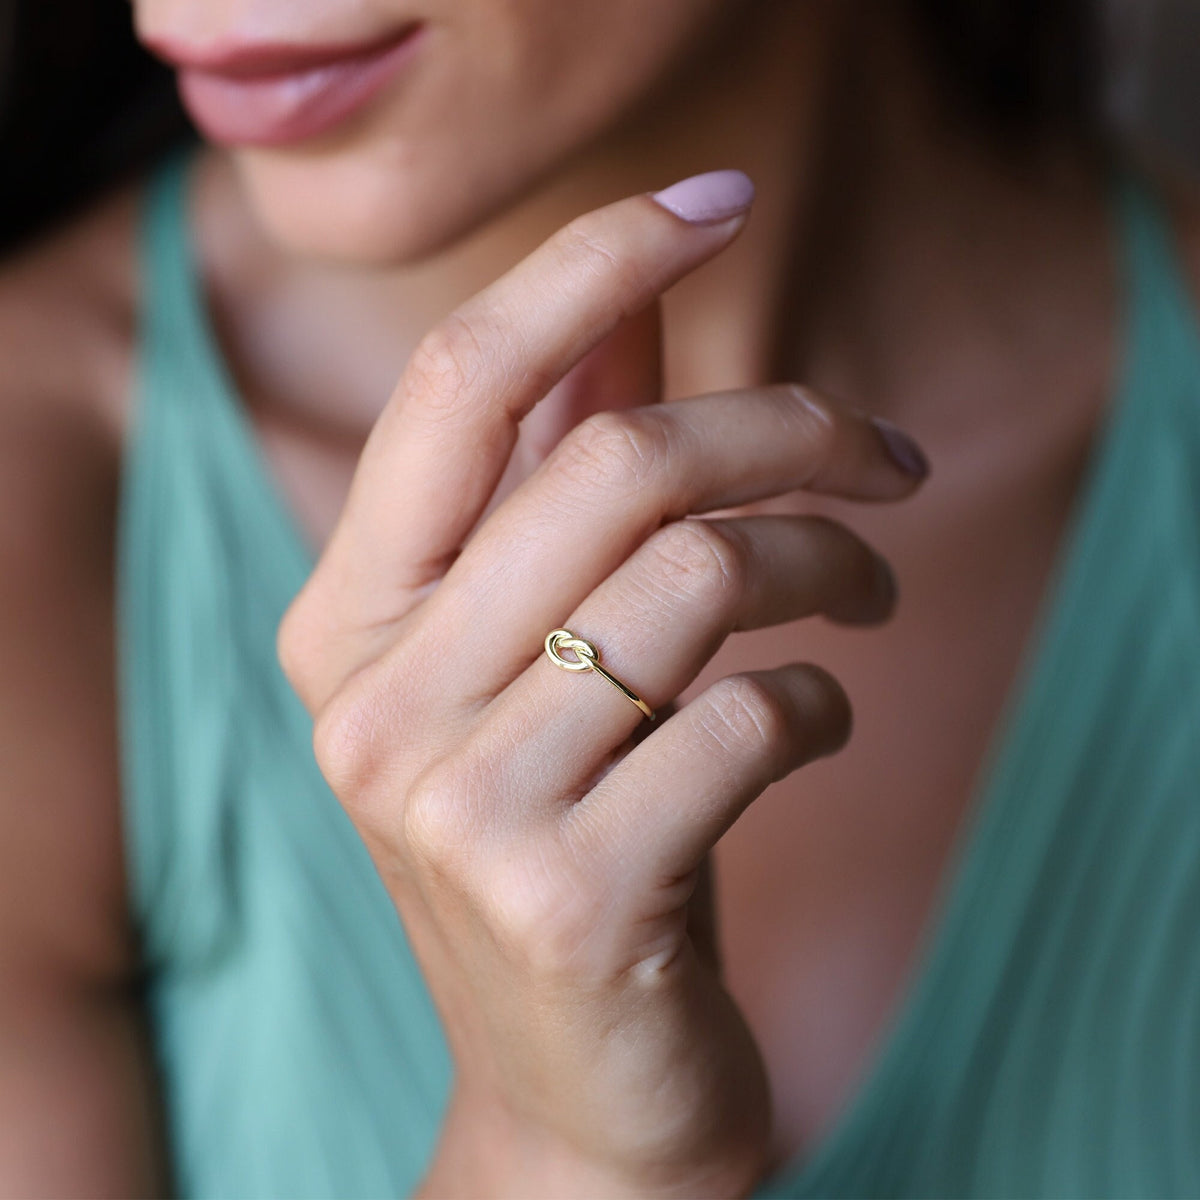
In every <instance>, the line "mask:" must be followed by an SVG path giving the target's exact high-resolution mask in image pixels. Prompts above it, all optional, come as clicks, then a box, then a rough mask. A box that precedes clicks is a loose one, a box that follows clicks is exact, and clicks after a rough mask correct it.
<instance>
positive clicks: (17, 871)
mask: <svg viewBox="0 0 1200 1200" xmlns="http://www.w3.org/2000/svg"><path fill="white" fill-rule="evenodd" d="M136 207H137V206H136V190H135V188H133V187H127V188H125V189H123V190H121V191H119V192H116V193H113V194H111V195H109V196H107V197H106V198H104V199H103V200H102V201H101V202H99V203H98V204H96V205H94V206H93V207H92V208H90V209H89V210H88V211H86V212H85V213H83V214H81V215H80V216H79V217H77V218H76V219H75V220H74V221H72V222H71V223H70V224H68V225H67V226H65V227H63V228H61V229H60V230H57V231H55V232H54V233H52V234H49V235H46V236H44V237H42V238H40V239H39V240H38V241H37V242H36V243H33V244H30V245H28V246H25V247H23V248H22V249H21V250H20V251H19V252H17V253H16V254H14V255H12V256H10V257H9V258H8V259H6V260H5V261H4V262H3V263H2V264H0V361H2V362H3V364H4V368H3V371H2V372H0V662H3V663H4V671H3V672H2V673H0V729H3V731H4V740H5V743H6V746H5V751H4V753H3V755H0V956H2V957H3V958H4V959H5V960H6V961H7V963H8V966H9V967H11V966H12V965H13V956H14V955H16V956H17V957H18V958H19V960H20V962H21V963H22V964H30V963H35V962H38V961H41V960H43V959H44V960H46V962H47V963H51V962H53V963H55V964H57V965H58V966H59V967H61V966H63V965H67V964H69V965H71V966H72V967H74V968H75V969H77V970H78V971H79V972H80V973H83V974H87V975H89V976H93V977H94V976H95V974H96V973H101V974H104V973H113V972H117V971H119V970H122V969H124V968H125V967H126V966H127V965H128V964H129V962H130V960H131V947H130V942H129V936H128V931H127V929H126V928H125V918H124V894H123V884H122V872H123V866H122V857H121V838H120V804H119V788H118V766H117V763H118V752H117V747H116V724H115V718H116V713H115V704H114V691H115V689H114V668H113V657H114V656H113V649H114V647H113V550H114V546H115V541H114V532H115V520H114V517H115V511H116V497H117V488H118V476H119V469H120V446H121V431H122V429H123V426H124V421H125V414H124V404H125V399H124V397H125V395H127V393H128V384H129V380H130V378H131V370H132V356H133V350H134V337H135V334H134V329H135V313H136V291H137V288H136V263H135V262H134V254H133V249H134V231H135V227H136ZM3 973H5V972H4V971H3V969H2V968H0V974H3Z"/></svg>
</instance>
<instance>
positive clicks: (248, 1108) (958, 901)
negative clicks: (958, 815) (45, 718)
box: [117, 150, 1200, 1200]
mask: <svg viewBox="0 0 1200 1200" xmlns="http://www.w3.org/2000/svg"><path fill="white" fill-rule="evenodd" d="M190 161H192V159H191V153H190V151H187V150H181V151H177V152H175V153H174V154H172V155H171V156H169V157H167V158H166V159H164V160H163V161H162V163H161V164H160V165H159V166H158V168H157V169H156V170H155V172H154V174H153V176H152V178H151V180H150V181H149V185H148V186H147V188H146V189H145V192H144V204H143V210H142V223H141V244H140V255H141V258H140V262H141V267H142V271H143V276H142V279H143V289H144V290H143V293H142V303H141V328H140V343H139V360H138V371H137V376H136V395H135V398H134V399H135V409H134V415H133V422H132V426H131V431H130V434H129V438H128V441H127V443H126V447H125V451H124V455H125V460H124V463H123V470H122V482H121V489H122V490H121V499H120V512H119V529H118V582H117V588H118V652H119V658H118V685H119V700H120V719H121V748H122V760H121V761H122V770H123V789H124V792H123V795H124V823H125V837H126V855H127V872H128V879H129V888H130V894H131V897H132V906H133V910H134V916H135V918H136V920H137V922H138V925H139V927H140V932H141V937H142V943H143V947H144V962H145V989H146V999H147V1004H148V1008H149V1012H150V1015H151V1019H152V1024H153V1031H154V1039H155V1048H156V1054H157V1059H158V1063H159V1067H160V1070H161V1076H162V1081H163V1087H164V1102H165V1105H166V1115H167V1122H168V1131H169V1137H170V1148H171V1154H172V1162H173V1166H174V1171H175V1177H176V1186H177V1188H178V1191H179V1194H180V1195H181V1196H185V1197H188V1196H195V1197H205V1198H208V1197H212V1198H217V1197H263V1198H268V1197H280V1198H283V1197H287V1198H290V1200H298V1198H301V1197H330V1198H333V1197H336V1198H338V1200H351V1198H358V1197H384V1196H393V1197H394V1196H403V1195H406V1194H409V1193H410V1192H411V1191H412V1190H413V1189H414V1187H415V1186H416V1184H417V1183H418V1181H419V1180H420V1178H421V1176H422V1174H423V1171H424V1168H425V1166H426V1163H427V1161H428V1159H429V1156H430V1154H431V1151H432V1149H433V1145H434V1141H435V1138H436V1135H437V1131H438V1128H439V1124H440V1119H441V1116H442V1112H443V1109H444V1105H445V1103H446V1101H447V1098H448V1092H449V1084H450V1077H451V1060H450V1057H449V1055H448V1052H447V1048H446V1044H445V1040H444V1037H443V1033H442V1030H441V1028H440V1025H439V1021H438V1018H437V1014H436V1012H435V1010H434V1008H433V1006H432V1004H431V1002H430V998H429V995H428V993H427V990H426V988H425V986H424V983H423V981H422V979H421V976H420V973H419V971H418V969H417V967H416V965H415V963H414V960H413V958H412V955H411V953H410V950H409V947H408V945H407V943H406V941H405V937H404V933H403V930H402V928H401V925H400V923H399V921H398V919H397V917H396V914H395V910H394V909H393V907H392V905H391V903H390V901H389V899H388V897H387V895H386V893H385V891H384V889H383V886H382V884H381V882H380V881H379V878H378V876H377V875H376V872H375V870H374V867H373V865H372V863H371V860H370V858H369V857H368V855H367V853H366V850H365V849H364V847H363V845H362V843H361V841H360V840H359V838H358V835H357V833H356V832H355V830H354V828H353V826H352V825H351V823H350V821H349V819H348V818H347V817H346V816H345V814H344V813H343V811H342V809H341V807H340V806H339V804H338V802H337V800H336V799H335V797H334V796H333V795H332V793H331V792H330V791H329V789H328V787H327V786H326V784H325V782H324V780H323V779H322V777H321V775H320V772H319V771H318V769H317V766H316V763H315V762H314V760H313V755H312V746H311V722H310V720H309V718H308V716H307V713H306V712H305V711H304V709H303V707H302V706H301V704H300V702H299V701H298V700H297V699H296V697H295V696H294V695H293V693H292V691H291V689H290V688H289V686H288V684H287V682H286V681H285V679H284V678H283V675H282V673H281V671H280V669H279V667H278V664H277V662H276V659H275V649H274V646H275V630H276V625H277V623H278V621H279V619H280V617H281V615H282V613H283V611H284V609H285V608H286V607H287V605H288V603H289V601H290V600H291V598H292V597H293V596H294V595H295V593H296V592H297V591H298V590H299V588H300V586H301V584H302V583H303V582H304V580H305V578H306V577H307V575H308V574H309V571H310V570H311V568H312V565H313V561H314V558H313V554H312V551H311V549H310V547H308V546H307V545H306V543H305V539H304V537H303V536H302V535H301V533H300V531H299V528H298V526H297V524H296V523H295V521H294V518H293V517H292V515H291V513H290V511H289V510H288V508H287V507H286V505H285V502H284V501H283V499H282V496H281V494H280V492H279V490H278V488H277V487H276V486H275V484H274V482H273V477H272V475H271V474H270V473H269V469H268V467H267V464H266V461H265V459H264V457H263V455H262V452H261V449H260V446H259V443H258V442H257V440H256V438H255V435H254V432H253V428H252V426H251V424H250V422H249V419H248V417H247V415H246V413H245V410H244V409H243V408H242V407H241V405H240V402H239V400H238V397H237V395H236V392H235V389H234V387H233V385H232V382H231V379H230V377H229V375H228V373H227V368H226V367H225V365H224V364H223V362H222V359H221V357H220V354H219V351H218V348H217V345H216V342H215V340H214V337H213V333H212V330H211V328H210V325H209V323H208V318H207V316H206V312H205V309H204V304H203V300H202V293H201V289H200V287H199V285H198V282H197V276H196V271H195V266H194V263H193V260H192V258H191V251H190V246H189V240H188V238H189V233H188V229H189V225H188V215H187V211H186V204H185V200H186V191H185V183H186V179H187V171H188V164H189V162H190ZM1113 195H1114V204H1113V212H1114V228H1115V230H1116V234H1117V237H1118V239H1119V243H1120V246H1121V247H1122V250H1123V263H1124V268H1125V271H1124V280H1125V289H1124V295H1125V299H1126V304H1125V325H1124V343H1123V345H1124V354H1123V360H1122V367H1121V370H1120V374H1119V378H1118V379H1116V380H1115V381H1114V385H1113V394H1112V397H1111V402H1110V405H1109V408H1108V411H1107V416H1106V420H1105V423H1104V425H1103V427H1102V429H1101V431H1100V433H1099V435H1098V440H1097V443H1096V446H1095V449H1094V452H1093V455H1092V458H1091V461H1090V465H1089V469H1088V472H1087V477H1086V480H1085V482H1084V484H1083V487H1082V489H1081V491H1080V493H1079V495H1078V497H1077V499H1076V501H1075V508H1074V512H1073V515H1072V518H1071V523H1070V526H1069V529H1068V532H1067V534H1066V537H1065V540H1064V544H1063V545H1062V547H1061V548H1060V551H1059V557H1058V560H1057V562H1056V566H1055V569H1054V573H1053V576H1052V579H1051V583H1050V585H1049V588H1048V591H1047V594H1046V596H1045V598H1044V600H1043V605H1042V610H1041V614H1040V617H1039V620H1038V624H1037V626H1036V628H1035V630H1034V632H1033V635H1032V637H1031V638H1030V643H1029V648H1028V650H1027V651H1026V656H1027V657H1026V660H1025V661H1024V662H1023V663H1022V664H1021V666H1020V670H1019V673H1018V681H1017V684H1016V685H1015V686H1014V688H1013V691H1012V693H1011V695H1010V697H1009V700H1008V702H1007V705H1006V708H1005V711H1004V713H1003V714H1002V716H1001V718H1000V720H999V722H998V725H997V728H996V730H995V731H994V734H993V742H992V745H991V749H990V751H989V755H988V758H987V760H986V762H985V766H984V771H983V774H982V780H983V782H982V783H981V785H980V786H979V787H978V789H977V793H976V795H975V796H974V797H973V799H972V804H971V806H970V809H969V811H968V814H967V817H966V818H965V819H964V821H963V825H962V832H961V833H960V835H959V839H958V843H957V846H956V848H955V851H954V853H953V855H952V859H951V862H950V864H949V866H948V868H947V871H946V875H945V879H944V882H943V884H942V887H941V892H940V900H939V902H938V905H937V906H936V908H935V911H934V913H933V915H932V916H931V917H930V921H929V928H928V929H927V930H926V933H925V936H924V938H923V941H922V945H921V947H920V949H919V952H918V956H917V960H916V964H915V966H914V968H913V972H912V975H911V978H910V981H909V983H908V985H907V988H906V991H905V994H904V996H903V997H902V1000H901V1002H900V1003H899V1005H898V1008H897V1010H896V1012H895V1014H894V1016H893V1017H892V1019H891V1020H890V1021H889V1022H888V1024H887V1026H886V1028H885V1029H884V1030H883V1032H882V1033H881V1034H880V1036H879V1040H878V1044H877V1045H876V1046H875V1048H874V1051H873V1054H872V1057H871V1061H870V1065H869V1067H868V1068H867V1070H866V1073H865V1077H864V1078H863V1080H862V1081H861V1083H860V1085H859V1088H858V1090H857V1092H856V1093H855V1095H854V1097H853V1098H852V1100H851V1101H850V1103H849V1105H848V1106H847V1108H846V1109H845V1111H844V1112H843V1113H842V1114H841V1115H840V1117H839V1118H838V1119H837V1120H836V1122H835V1123H834V1126H833V1128H832V1130H831V1131H830V1132H829V1133H828V1134H827V1135H826V1136H825V1137H824V1138H823V1139H822V1140H821V1142H820V1144H819V1145H818V1146H817V1147H816V1148H815V1149H814V1150H813V1151H812V1152H811V1153H809V1154H807V1155H806V1156H805V1157H804V1158H803V1160H801V1161H797V1162H795V1163H793V1164H790V1165H789V1166H788V1167H786V1168H785V1169H783V1170H781V1171H779V1172H777V1173H776V1174H775V1175H774V1177H773V1178H771V1179H770V1180H768V1181H766V1182H765V1183H764V1185H763V1187H762V1189H761V1192H760V1195H762V1196H764V1197H765V1196H795V1197H802V1196H804V1197H807V1196H961V1197H967V1196H1071V1197H1078V1196H1096V1197H1099V1196H1163V1197H1165V1196H1193V1197H1195V1196H1200V333H1198V329H1200V325H1198V322H1197V315H1196V312H1195V310H1194V308H1193V304H1192V301H1191V299H1190V296H1189V293H1188V289H1187V287H1186V284H1185V281H1184V278H1183V275H1182V272H1181V270H1180V267H1179V264H1178V261H1177V257H1176V254H1175V251H1174V249H1173V247H1172V245H1171V242H1170V237H1169V232H1168V227H1167V225H1166V223H1165V221H1164V217H1163V215H1162V214H1161V212H1160V209H1159V207H1158V203H1157V201H1156V199H1155V197H1154V196H1153V195H1152V194H1151V193H1150V192H1149V191H1148V189H1147V188H1146V187H1145V185H1144V184H1142V183H1140V182H1138V181H1136V180H1133V179H1131V178H1124V179H1122V180H1121V181H1120V182H1119V183H1118V184H1117V185H1116V186H1115V187H1114V193H1113Z"/></svg>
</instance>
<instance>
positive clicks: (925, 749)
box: [684, 480, 1072, 1162]
mask: <svg viewBox="0 0 1200 1200" xmlns="http://www.w3.org/2000/svg"><path fill="white" fill-rule="evenodd" d="M954 487H955V483H954V481H953V480H949V481H946V482H940V481H935V480H931V481H930V483H929V484H928V485H927V490H926V492H925V493H924V494H923V495H922V496H921V497H920V498H919V499H918V500H915V501H912V502H910V506H909V509H908V511H902V509H901V508H900V507H899V506H897V507H895V508H894V509H890V510H887V511H884V510H873V511H864V510H863V509H861V508H860V509H858V510H853V511H852V510H851V509H850V508H849V507H846V506H844V507H842V508H836V507H833V506H830V507H828V508H827V509H826V510H825V511H828V512H829V513H830V515H833V516H836V517H837V518H838V519H843V520H845V521H846V522H847V523H848V524H850V525H852V526H853V527H854V528H855V529H856V530H858V531H859V532H860V533H862V534H863V535H864V536H865V537H867V538H868V540H870V541H871V542H872V543H873V544H874V545H876V546H877V547H878V548H879V549H881V550H882V551H883V552H884V553H885V554H886V555H887V556H888V557H889V559H890V560H891V561H892V563H893V565H894V567H895V569H896V572H897V576H898V580H899V586H900V597H901V598H900V603H899V606H898V609H897V613H896V615H895V617H894V618H893V619H892V621H891V622H889V623H888V624H887V625H886V626H883V627H880V628H877V629H851V628H846V627H842V628H839V627H836V626H834V625H832V624H831V623H829V622H826V621H824V620H823V619H820V618H817V619H814V620H810V621H803V622H797V623H794V624H792V625H789V626H785V627H782V628H778V629H767V630H759V631H754V632H752V633H745V634H738V635H734V637H733V638H731V639H730V640H729V641H728V642H726V644H725V646H724V647H723V648H722V649H721V651H720V652H719V653H718V655H717V656H716V657H715V658H714V659H713V660H712V662H711V663H710V664H709V666H708V668H707V669H706V670H705V672H704V674H703V675H702V676H701V677H700V678H699V679H698V680H697V681H696V683H695V684H693V686H692V688H691V689H689V692H688V693H687V694H686V695H685V697H684V699H685V700H686V699H687V698H690V696H692V695H694V694H695V693H696V692H698V691H699V690H700V689H702V688H703V687H704V686H706V685H707V683H708V682H711V681H712V680H715V679H716V678H719V677H720V676H722V675H725V674H728V673H730V672H733V671H738V670H744V669H761V668H763V667H770V666H773V665H776V664H779V663H782V662H786V661H790V660H809V661H813V662H817V663H819V664H820V665H822V666H824V667H826V668H827V669H829V670H831V671H832V672H833V673H834V674H835V675H836V676H837V677H838V679H839V680H840V681H841V683H842V684H843V686H844V687H845V688H846V691H847V693H848V695H849V697H850V699H851V702H852V704H853V706H854V733H853V735H852V737H851V740H850V743H849V744H848V746H847V747H846V748H845V749H844V750H843V751H842V752H841V753H840V754H838V755H837V756H835V757H832V758H829V759H825V760H821V761H818V762H816V763H813V764H810V765H809V766H807V767H805V768H802V769H801V770H800V771H798V772H796V773H794V774H793V775H792V776H789V777H788V778H787V779H785V780H782V781H780V782H779V783H777V784H775V785H774V786H773V787H772V788H771V789H769V790H768V791H767V792H766V793H765V794H764V795H763V796H762V797H760V799H759V800H758V801H756V802H755V804H754V805H752V806H751V808H750V810H749V811H748V812H747V813H746V814H745V815H744V816H743V818H742V819H741V820H740V821H739V822H738V824H737V825H735V827H734V828H733V829H732V830H731V831H730V832H729V833H728V834H727V835H726V837H725V838H724V839H723V841H722V842H721V844H720V845H719V846H718V847H717V849H716V852H715V856H714V863H715V877H716V907H717V918H718V928H719V931H720V942H721V948H722V955H723V960H724V966H725V972H726V982H727V985H728V986H729V988H730V990H731V992H732V993H733V995H734V997H735V999H736V1000H737V1001H738V1003H739V1005H740V1007H741V1009H742V1011H743V1012H744V1014H745V1015H746V1018H747V1020H748V1022H749V1023H750V1025H751V1028H752V1030H753V1031H754V1033H755V1036H756V1038H757V1040H758V1042H759V1045H760V1047H761V1049H762V1051H763V1055H764V1059H765V1061H766V1063H767V1069H768V1074H769V1076H770V1079H771V1084H772V1092H773V1099H774V1106H775V1120H776V1129H775V1133H774V1146H775V1155H776V1159H777V1161H778V1162H782V1161H785V1160H786V1159H788V1158H791V1157H793V1156H794V1155H795V1154H796V1153H797V1152H798V1151H800V1150H807V1149H811V1148H812V1147H814V1146H815V1145H816V1144H817V1143H819V1142H820V1141H821V1139H822V1137H823V1135H825V1134H826V1133H828V1132H829V1131H830V1130H831V1129H832V1128H833V1127H834V1125H835V1124H836V1122H837V1119H838V1117H839V1115H840V1114H841V1113H842V1112H843V1111H844V1110H845V1109H846V1107H847V1105H848V1103H849V1102H850V1100H851V1099H852V1097H853V1096H854V1094H855V1092H856V1090H857V1089H858V1087H859V1085H860V1084H861V1083H862V1082H863V1081H864V1079H865V1078H866V1077H867V1076H868V1074H869V1072H870V1068H871V1066H872V1063H873V1061H874V1058H875V1056H876V1053H877V1051H878V1049H879V1048H880V1045H881V1044H882V1042H883V1040H884V1039H885V1037H886V1035H887V1033H888V1031H889V1029H890V1026H891V1023H892V1020H893V1018H894V1015H895V1013H896V1011H897V1009H898V1007H899V1005H900V1002H901V1001H902V1000H903V998H904V997H905V994H906V991H907V990H908V986H909V984H910V983H911V980H912V977H913V975H914V973H915V972H916V971H917V970H918V969H919V967H920V965H921V963H920V947H921V945H922V937H923V935H924V934H926V933H927V932H928V931H929V930H930V929H931V928H932V927H933V926H934V925H935V924H936V921H937V918H938V915H939V910H940V906H941V899H942V889H944V888H945V887H947V885H948V884H950V883H952V882H953V869H954V866H955V864H956V858H955V838H956V835H957V834H959V832H960V831H963V832H967V826H968V825H969V820H968V811H969V808H970V805H971V802H972V800H973V798H974V796H975V794H976V791H977V789H978V787H979V786H980V784H981V783H982V777H983V774H984V762H985V760H986V757H987V755H988V753H989V751H990V750H991V749H993V742H994V741H996V740H997V739H998V738H999V736H1000V733H1001V726H1002V715H1003V713H1004V710H1005V705H1006V703H1007V702H1009V701H1010V700H1015V699H1016V693H1017V691H1018V690H1019V687H1020V685H1021V683H1022V682H1023V677H1022V671H1021V662H1022V658H1023V656H1024V655H1025V654H1027V653H1029V652H1030V651H1031V650H1032V648H1033V647H1032V645H1031V642H1032V639H1033V637H1034V631H1035V629H1036V627H1037V621H1038V617H1039V614H1040V611H1041V608H1042V606H1043V604H1044V603H1046V602H1047V600H1048V599H1049V588H1050V585H1051V582H1052V580H1053V578H1054V568H1055V564H1056V560H1057V554H1058V552H1059V550H1060V547H1061V542H1062V539H1063V535H1064V531H1065V529H1066V527H1067V521H1068V515H1069V511H1070V500H1071V495H1072V489H1071V488H1069V487H1060V486H1056V485H1055V484H1054V483H1052V482H1050V481H1049V480H1047V481H1046V486H1045V487H1044V488H1034V489H1033V491H1032V493H1030V492H1028V491H1027V490H1025V489H1014V490H1013V493H1012V494H1011V495H1010V496H1009V497H1008V499H1007V502H1006V503H999V502H998V501H999V496H998V495H987V494H985V493H984V492H979V491H976V492H972V491H970V490H962V491H960V493H959V494H958V496H956V497H955V496H951V495H949V494H947V493H949V492H951V491H952V490H954ZM939 491H940V492H941V493H942V494H940V495H939ZM1022 493H1024V496H1023V495H1022ZM804 507H808V508H811V502H809V501H806V502H805V503H804ZM948 514H954V515H952V516H951V515H948Z"/></svg>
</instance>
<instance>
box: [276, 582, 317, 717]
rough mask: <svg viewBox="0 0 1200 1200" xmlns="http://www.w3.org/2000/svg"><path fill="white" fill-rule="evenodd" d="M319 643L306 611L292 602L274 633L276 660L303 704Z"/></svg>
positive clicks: (306, 697)
mask: <svg viewBox="0 0 1200 1200" xmlns="http://www.w3.org/2000/svg"><path fill="white" fill-rule="evenodd" d="M318 642H319V639H318V637H317V636H316V631H315V630H314V628H313V622H312V621H311V619H310V618H309V615H308V610H307V608H306V607H304V606H303V605H302V604H301V603H300V601H299V598H297V599H296V600H293V601H292V603H291V605H289V607H288V608H287V610H286V611H285V612H284V614H283V617H282V618H281V619H280V622H279V625H278V626H277V628H276V630H275V657H276V659H277V661H278V662H279V666H280V669H281V670H282V671H283V675H284V678H285V679H286V680H287V681H288V683H290V684H291V685H292V688H293V689H294V690H295V691H296V693H297V694H298V695H299V696H300V698H301V699H302V700H304V701H305V702H306V703H307V702H308V695H307V692H308V690H309V689H308V681H309V679H310V678H311V674H312V672H313V667H314V665H315V659H316V648H317V644H318Z"/></svg>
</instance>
